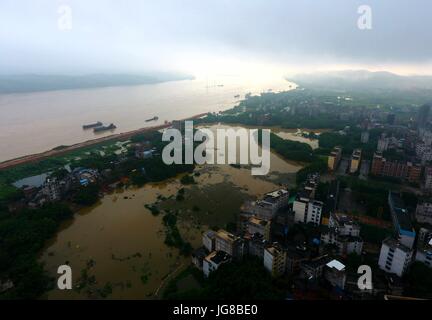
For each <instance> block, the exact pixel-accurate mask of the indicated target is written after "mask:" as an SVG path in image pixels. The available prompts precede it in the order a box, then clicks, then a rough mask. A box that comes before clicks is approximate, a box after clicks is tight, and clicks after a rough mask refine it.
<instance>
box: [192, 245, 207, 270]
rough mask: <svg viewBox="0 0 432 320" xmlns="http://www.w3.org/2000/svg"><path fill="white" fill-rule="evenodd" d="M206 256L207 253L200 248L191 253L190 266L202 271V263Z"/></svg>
mask: <svg viewBox="0 0 432 320" xmlns="http://www.w3.org/2000/svg"><path fill="white" fill-rule="evenodd" d="M207 255H208V251H207V250H206V248H204V247H200V248H198V249H196V250H195V251H193V252H192V264H193V265H195V267H197V268H198V269H199V270H202V269H203V263H204V259H205V257H206V256H207Z"/></svg>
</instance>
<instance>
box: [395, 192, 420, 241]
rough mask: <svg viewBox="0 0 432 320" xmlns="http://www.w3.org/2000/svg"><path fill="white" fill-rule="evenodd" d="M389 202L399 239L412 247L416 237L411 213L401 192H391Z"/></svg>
mask: <svg viewBox="0 0 432 320" xmlns="http://www.w3.org/2000/svg"><path fill="white" fill-rule="evenodd" d="M388 204H389V207H390V213H391V217H392V221H393V227H394V230H395V233H396V236H397V238H398V240H399V241H400V242H401V243H402V244H403V245H404V246H406V247H408V248H410V249H412V247H413V245H414V241H415V237H416V233H415V230H414V228H413V226H412V222H411V218H410V214H409V212H408V210H407V208H406V207H405V204H404V203H403V201H402V199H401V198H400V196H399V194H397V193H394V192H391V191H390V192H389V195H388Z"/></svg>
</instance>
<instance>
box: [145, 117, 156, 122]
mask: <svg viewBox="0 0 432 320" xmlns="http://www.w3.org/2000/svg"><path fill="white" fill-rule="evenodd" d="M158 119H159V117H153V118H151V119H147V120H146V122H150V121H156V120H158Z"/></svg>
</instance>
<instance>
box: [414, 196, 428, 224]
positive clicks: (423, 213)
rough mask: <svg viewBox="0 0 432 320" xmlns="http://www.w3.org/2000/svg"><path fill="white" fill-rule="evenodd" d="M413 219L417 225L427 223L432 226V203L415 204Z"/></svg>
mask: <svg viewBox="0 0 432 320" xmlns="http://www.w3.org/2000/svg"><path fill="white" fill-rule="evenodd" d="M415 218H416V220H417V222H419V223H428V224H431V225H432V202H430V201H422V202H419V203H418V204H417V208H416V213H415Z"/></svg>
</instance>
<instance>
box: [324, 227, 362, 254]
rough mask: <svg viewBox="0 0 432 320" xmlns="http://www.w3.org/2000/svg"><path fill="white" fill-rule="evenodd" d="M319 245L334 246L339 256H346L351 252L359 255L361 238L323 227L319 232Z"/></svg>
mask: <svg viewBox="0 0 432 320" xmlns="http://www.w3.org/2000/svg"><path fill="white" fill-rule="evenodd" d="M321 245H322V246H327V245H333V246H335V248H336V253H337V254H338V255H340V256H347V255H349V254H352V253H355V254H357V255H361V253H362V250H363V239H362V238H361V237H359V236H350V235H341V234H339V233H338V232H337V231H336V229H333V228H328V227H327V228H325V227H324V228H323V230H322V232H321Z"/></svg>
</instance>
